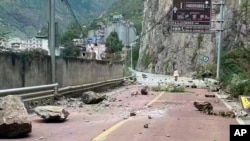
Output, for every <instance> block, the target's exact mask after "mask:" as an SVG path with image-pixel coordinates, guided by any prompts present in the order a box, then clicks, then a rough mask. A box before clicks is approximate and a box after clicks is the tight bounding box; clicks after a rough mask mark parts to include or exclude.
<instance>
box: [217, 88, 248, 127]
mask: <svg viewBox="0 0 250 141" xmlns="http://www.w3.org/2000/svg"><path fill="white" fill-rule="evenodd" d="M214 94H215V95H216V97H218V98H219V99H220V100H221V101H222V102H223V104H224V105H225V106H226V107H227V108H228V109H229V110H232V111H233V112H234V113H235V111H234V108H233V107H232V106H231V105H230V104H229V103H228V102H227V101H225V99H222V98H221V96H220V95H219V94H218V93H217V92H214ZM235 114H237V113H235ZM235 119H236V121H237V122H238V123H239V124H240V125H246V124H247V123H246V122H245V121H244V120H243V119H242V118H235Z"/></svg>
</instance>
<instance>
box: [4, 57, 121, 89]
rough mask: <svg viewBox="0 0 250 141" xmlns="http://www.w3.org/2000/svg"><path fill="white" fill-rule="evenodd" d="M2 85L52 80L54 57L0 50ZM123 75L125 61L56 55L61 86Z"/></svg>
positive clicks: (57, 79) (33, 83)
mask: <svg viewBox="0 0 250 141" xmlns="http://www.w3.org/2000/svg"><path fill="white" fill-rule="evenodd" d="M0 62H1V65H0V89H10V88H18V87H25V86H36V85H44V84H51V73H50V69H51V62H50V57H49V56H46V57H44V56H43V57H34V56H25V57H24V56H21V55H15V54H1V53H0ZM121 77H123V65H122V64H121V63H114V64H111V63H110V62H107V61H97V60H84V59H75V58H60V57H59V58H56V81H57V82H58V83H59V87H66V86H74V85H81V84H86V83H93V82H98V81H105V80H110V79H115V78H121Z"/></svg>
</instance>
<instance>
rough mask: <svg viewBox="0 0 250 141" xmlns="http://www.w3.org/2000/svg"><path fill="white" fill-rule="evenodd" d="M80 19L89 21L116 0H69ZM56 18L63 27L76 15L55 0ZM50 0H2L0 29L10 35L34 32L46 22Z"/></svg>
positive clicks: (33, 33) (28, 34) (32, 34)
mask: <svg viewBox="0 0 250 141" xmlns="http://www.w3.org/2000/svg"><path fill="white" fill-rule="evenodd" d="M68 1H69V3H70V5H71V7H72V9H73V10H74V12H75V13H76V16H77V18H78V19H79V20H80V22H81V23H88V22H90V21H91V20H93V19H94V18H96V17H97V16H99V15H100V14H101V13H102V12H103V11H105V10H106V9H107V8H109V6H110V5H111V4H112V3H113V2H115V1H116V0H68ZM56 19H57V22H58V23H59V26H60V29H64V28H65V27H66V26H67V25H68V24H69V23H70V22H71V21H73V17H72V15H71V14H70V12H69V10H68V9H67V7H66V5H65V3H64V2H62V1H60V0H56ZM47 22H48V0H1V1H0V32H10V34H9V35H10V36H22V37H27V36H34V35H35V34H36V33H37V31H38V30H40V29H41V28H42V27H45V26H47Z"/></svg>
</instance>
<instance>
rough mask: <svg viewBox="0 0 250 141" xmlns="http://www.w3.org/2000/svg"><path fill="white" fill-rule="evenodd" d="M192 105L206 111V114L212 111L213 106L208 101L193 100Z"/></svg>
mask: <svg viewBox="0 0 250 141" xmlns="http://www.w3.org/2000/svg"><path fill="white" fill-rule="evenodd" d="M194 106H195V108H197V109H198V110H199V111H202V112H204V113H207V114H211V113H212V112H213V106H212V104H211V103H210V102H205V101H195V102H194Z"/></svg>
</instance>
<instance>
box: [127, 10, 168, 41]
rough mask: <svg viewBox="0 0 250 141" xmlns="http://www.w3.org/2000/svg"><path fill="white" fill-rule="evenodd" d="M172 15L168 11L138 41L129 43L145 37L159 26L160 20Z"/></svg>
mask: <svg viewBox="0 0 250 141" xmlns="http://www.w3.org/2000/svg"><path fill="white" fill-rule="evenodd" d="M171 13H172V10H170V11H169V12H168V13H167V14H166V15H164V16H163V17H161V18H160V20H159V21H158V22H156V23H155V24H154V25H153V26H152V27H151V28H150V29H149V30H147V31H146V32H144V33H143V34H142V35H141V36H140V37H139V38H138V39H136V40H134V41H131V42H130V43H133V42H136V41H138V40H140V39H141V38H143V37H144V36H146V35H147V34H148V33H149V32H151V31H152V30H153V29H154V28H155V27H156V26H158V25H159V24H161V22H162V20H164V18H165V17H167V16H169V14H171Z"/></svg>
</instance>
